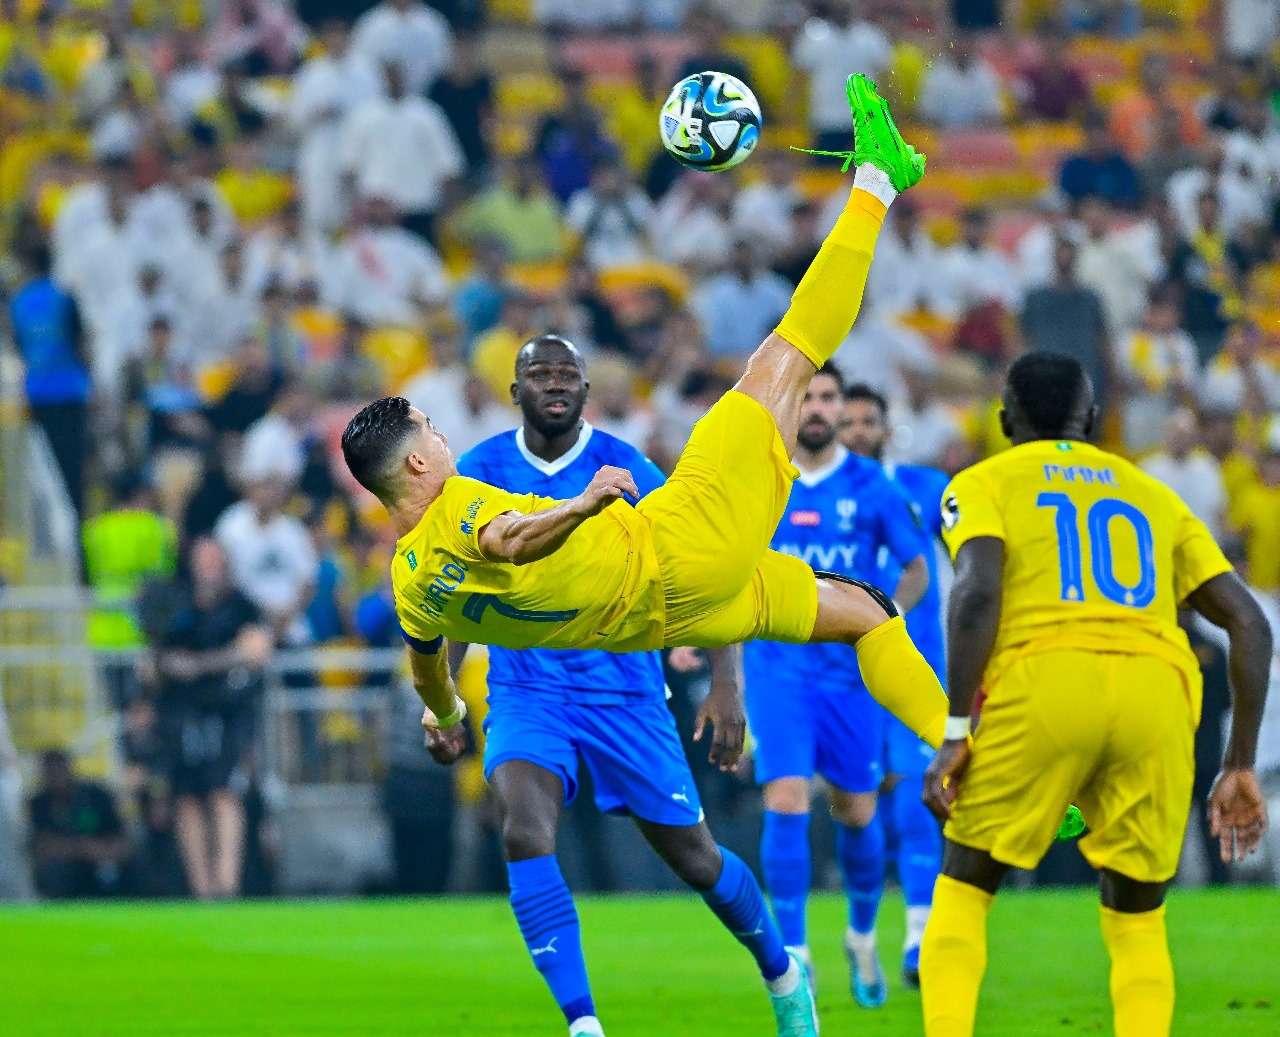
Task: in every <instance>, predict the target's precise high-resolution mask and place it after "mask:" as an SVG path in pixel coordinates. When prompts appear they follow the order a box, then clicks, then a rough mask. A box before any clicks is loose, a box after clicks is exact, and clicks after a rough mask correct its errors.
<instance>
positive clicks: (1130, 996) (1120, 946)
mask: <svg viewBox="0 0 1280 1037" xmlns="http://www.w3.org/2000/svg"><path fill="white" fill-rule="evenodd" d="M935 910H936V908H935ZM1102 941H1103V943H1105V944H1106V945H1107V953H1108V954H1110V955H1111V1006H1112V1009H1113V1010H1114V1012H1115V1031H1116V1037H1161V1035H1162V1034H1168V1032H1169V1027H1170V1026H1171V1025H1172V1022H1173V961H1172V960H1171V959H1170V958H1169V941H1168V939H1167V937H1166V936H1165V928H1164V905H1163V904H1161V905H1160V906H1159V907H1158V908H1156V909H1155V910H1154V911H1142V912H1139V913H1136V914H1135V913H1130V912H1125V911H1112V910H1111V908H1109V907H1104V908H1103V909H1102Z"/></svg>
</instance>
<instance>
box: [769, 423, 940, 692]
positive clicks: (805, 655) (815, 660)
mask: <svg viewBox="0 0 1280 1037" xmlns="http://www.w3.org/2000/svg"><path fill="white" fill-rule="evenodd" d="M772 547H773V548H774V550H776V551H781V552H783V553H784V554H790V555H795V556H796V557H797V558H801V559H803V560H804V561H806V562H808V563H809V565H811V566H812V567H813V568H814V569H818V570H822V571H825V572H832V573H836V574H838V575H840V576H848V577H850V578H852V579H856V580H865V581H866V582H868V583H872V584H876V585H877V586H879V585H880V583H881V575H882V572H881V570H882V565H881V561H882V559H881V555H882V553H883V554H884V555H886V556H887V557H888V558H891V559H893V561H894V562H895V563H896V565H897V566H898V567H899V571H901V567H902V566H905V565H907V564H908V563H909V562H911V561H912V560H913V559H915V558H918V557H919V556H920V555H921V554H924V553H926V551H927V550H928V549H929V545H928V543H927V542H926V538H925V535H924V533H923V531H922V530H921V528H920V525H919V524H918V523H917V522H916V520H915V517H914V516H913V515H912V512H911V508H910V506H909V504H908V503H907V500H906V498H905V497H904V496H903V495H902V493H901V491H899V489H898V488H897V487H896V486H894V485H893V483H892V482H890V481H889V479H888V477H887V476H886V475H885V473H884V469H882V468H881V467H880V465H879V463H877V462H876V461H873V460H871V459H869V458H865V457H859V456H858V455H857V454H851V453H849V452H847V451H845V450H844V449H843V448H841V451H840V453H839V455H838V456H837V457H836V460H835V461H834V462H833V463H832V464H831V465H830V466H829V467H828V468H827V469H826V470H825V471H820V472H812V473H808V474H803V475H801V476H800V478H799V480H798V481H797V482H796V483H795V485H794V486H793V487H792V489H791V496H790V498H789V499H788V501H787V507H786V510H785V511H784V512H783V514H782V521H781V522H780V523H779V524H778V531H777V532H776V533H775V534H774V536H773V543H772ZM893 589H894V585H893V584H889V585H887V586H885V587H884V590H885V592H886V593H890V594H891V593H893ZM778 666H780V667H782V668H781V669H774V667H778ZM762 667H767V668H768V669H770V670H772V674H771V679H773V680H778V681H781V680H784V679H785V680H787V681H790V680H791V679H792V678H793V677H794V678H796V679H799V680H806V681H809V680H811V681H818V682H820V683H823V684H826V685H830V684H831V683H832V680H833V678H834V679H836V680H837V681H839V682H841V683H843V685H844V686H846V687H847V686H849V679H850V678H852V680H853V682H854V684H855V685H858V684H859V683H860V682H859V680H858V668H857V662H856V658H855V656H854V654H853V650H852V649H851V648H848V647H847V646H845V645H836V644H824V645H783V644H778V643H775V642H755V643H753V644H752V645H751V646H748V652H747V668H748V680H750V678H751V674H752V671H755V672H756V673H757V674H758V675H759V679H770V678H766V676H765V673H764V672H763V670H762V669H761V668H762Z"/></svg>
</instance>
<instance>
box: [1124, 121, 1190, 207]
mask: <svg viewBox="0 0 1280 1037" xmlns="http://www.w3.org/2000/svg"><path fill="white" fill-rule="evenodd" d="M1198 161H1200V152H1199V151H1198V150H1197V149H1196V148H1193V147H1192V146H1191V145H1190V144H1188V143H1187V142H1186V141H1185V139H1184V138H1183V134H1182V115H1181V113H1180V112H1179V111H1178V109H1177V108H1175V107H1173V106H1172V105H1165V106H1164V107H1162V108H1161V109H1160V110H1159V111H1158V112H1157V113H1156V116H1155V130H1154V132H1153V136H1152V141H1151V146H1150V148H1149V149H1148V150H1147V153H1146V155H1145V156H1144V157H1143V159H1142V161H1141V162H1140V163H1139V164H1138V175H1139V177H1140V178H1141V181H1142V192H1143V194H1144V196H1145V197H1147V198H1152V197H1156V196H1158V197H1161V198H1163V197H1164V196H1165V193H1166V192H1167V191H1168V189H1169V181H1170V180H1171V179H1173V176H1174V174H1175V173H1180V172H1182V171H1183V170H1184V169H1190V168H1191V167H1192V166H1194V165H1195V164H1196V163H1197V162H1198Z"/></svg>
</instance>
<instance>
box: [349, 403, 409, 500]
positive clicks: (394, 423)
mask: <svg viewBox="0 0 1280 1037" xmlns="http://www.w3.org/2000/svg"><path fill="white" fill-rule="evenodd" d="M411 409H412V405H411V404H410V403H409V401H408V400H406V399H405V398H404V397H403V396H384V397H383V398H382V399H380V400H374V401H373V402H372V403H371V404H369V405H368V406H367V407H365V408H364V409H362V410H361V411H360V412H359V413H358V414H357V415H356V416H355V417H354V418H352V419H351V420H350V421H349V422H347V427H346V430H345V431H344V432H343V433H342V456H343V458H344V459H345V460H346V462H347V467H348V468H349V469H351V474H352V475H354V476H355V477H356V482H358V483H359V484H360V485H361V486H363V487H364V488H365V489H366V490H368V491H369V492H371V493H373V494H375V495H377V496H378V497H381V496H382V495H383V493H384V492H385V490H386V476H387V470H388V469H389V468H390V467H391V462H392V454H393V453H394V452H395V450H396V448H397V447H399V446H400V445H401V444H402V443H403V442H404V441H405V439H406V438H407V437H408V436H409V435H411V434H412V433H413V432H415V431H416V430H417V425H416V424H415V423H414V420H413V416H412V415H411V414H410V413H409V411H410V410H411Z"/></svg>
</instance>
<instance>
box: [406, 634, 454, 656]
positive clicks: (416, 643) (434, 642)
mask: <svg viewBox="0 0 1280 1037" xmlns="http://www.w3.org/2000/svg"><path fill="white" fill-rule="evenodd" d="M400 636H401V637H402V638H404V643H405V644H407V645H408V646H409V647H410V648H412V649H413V650H414V651H415V652H417V653H418V654H419V655H439V654H440V648H441V647H442V646H443V645H444V635H443V634H437V635H436V636H435V637H433V638H432V639H431V640H430V641H423V640H422V639H421V638H417V637H414V636H413V635H412V634H411V633H409V631H407V630H406V629H405V628H404V627H401V628H400Z"/></svg>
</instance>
